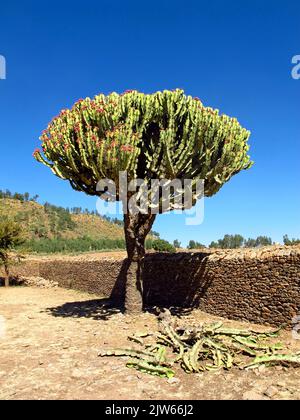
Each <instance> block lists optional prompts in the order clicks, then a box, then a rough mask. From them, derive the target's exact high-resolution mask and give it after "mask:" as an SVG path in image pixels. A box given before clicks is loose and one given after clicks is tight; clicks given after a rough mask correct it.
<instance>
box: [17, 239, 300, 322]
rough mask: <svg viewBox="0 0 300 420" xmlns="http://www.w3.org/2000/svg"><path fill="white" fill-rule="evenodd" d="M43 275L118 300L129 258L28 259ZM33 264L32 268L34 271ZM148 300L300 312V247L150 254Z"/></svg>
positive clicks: (235, 315)
mask: <svg viewBox="0 0 300 420" xmlns="http://www.w3.org/2000/svg"><path fill="white" fill-rule="evenodd" d="M26 264H27V265H24V266H23V267H22V268H21V266H20V267H16V269H15V271H16V272H17V271H18V270H21V271H22V273H21V274H24V273H25V272H26V270H27V275H39V276H40V277H44V278H46V279H47V280H53V281H57V282H58V283H59V284H60V285H61V286H63V287H67V288H74V289H78V290H83V291H87V292H91V293H96V294H98V295H101V296H104V297H112V298H113V299H114V300H115V301H116V302H117V301H118V302H120V301H122V299H123V291H124V279H125V273H126V260H124V259H122V258H117V259H114V258H102V259H101V257H100V258H99V256H98V257H97V258H94V257H93V256H88V257H80V258H79V257H68V258H59V259H49V258H45V259H40V260H35V261H27V262H26ZM30 270H32V271H30ZM144 301H145V303H146V304H148V305H158V306H183V307H191V306H194V307H197V308H200V309H201V310H203V311H206V312H209V313H211V314H214V315H217V316H224V317H227V318H231V319H237V320H245V321H250V322H256V323H266V324H270V325H280V324H282V323H287V324H290V323H291V321H292V318H293V317H294V316H295V315H297V314H299V315H300V247H283V246H278V247H266V248H261V249H259V250H235V251H232V250H230V251H206V252H197V253H189V252H185V253H177V254H171V255H170V254H159V253H157V254H156V253H155V254H149V255H147V256H146V258H145V270H144Z"/></svg>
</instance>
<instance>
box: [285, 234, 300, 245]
mask: <svg viewBox="0 0 300 420" xmlns="http://www.w3.org/2000/svg"><path fill="white" fill-rule="evenodd" d="M283 243H284V245H298V244H300V239H295V238H293V239H289V237H288V235H284V237H283Z"/></svg>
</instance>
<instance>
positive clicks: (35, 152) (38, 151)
mask: <svg viewBox="0 0 300 420" xmlns="http://www.w3.org/2000/svg"><path fill="white" fill-rule="evenodd" d="M38 153H41V151H40V149H38V148H37V149H35V150H34V152H33V154H32V156H35V155H36V154H38Z"/></svg>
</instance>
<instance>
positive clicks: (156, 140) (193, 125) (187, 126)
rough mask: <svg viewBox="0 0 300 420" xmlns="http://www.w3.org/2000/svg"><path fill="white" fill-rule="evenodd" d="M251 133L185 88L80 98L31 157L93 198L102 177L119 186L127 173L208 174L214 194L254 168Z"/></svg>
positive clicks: (146, 176) (52, 124)
mask: <svg viewBox="0 0 300 420" xmlns="http://www.w3.org/2000/svg"><path fill="white" fill-rule="evenodd" d="M249 135H250V133H249V131H247V130H246V129H244V128H243V127H241V126H240V124H239V123H238V121H237V120H236V119H235V118H230V117H228V116H226V115H221V114H220V113H219V111H218V110H217V109H212V108H209V107H205V106H204V105H203V104H202V102H201V101H200V100H199V99H198V98H193V97H191V96H186V95H185V94H184V92H183V91H182V90H179V89H177V90H175V91H168V90H165V91H163V92H156V93H154V94H143V93H140V92H138V91H135V90H134V91H126V92H125V93H123V94H117V93H111V94H110V95H107V96H105V95H102V94H100V95H98V96H96V97H95V98H94V99H90V98H86V99H82V100H79V101H78V102H77V103H75V105H74V106H73V108H72V109H70V110H69V109H67V110H63V111H61V113H60V115H59V116H57V117H55V118H54V119H53V120H52V121H51V122H50V124H49V125H48V127H47V129H46V130H45V131H44V132H43V134H42V136H41V141H42V151H41V150H39V149H37V150H36V151H35V152H34V157H35V158H36V159H37V160H38V161H40V162H42V163H44V164H45V165H47V166H49V167H50V168H51V170H52V171H53V172H54V174H55V175H57V176H59V177H60V178H62V179H67V180H69V181H70V183H71V185H72V187H73V188H75V189H76V190H79V191H84V192H86V193H87V194H91V195H98V193H97V191H96V185H97V182H98V181H99V180H100V179H103V178H108V179H112V180H114V181H115V182H116V183H117V181H118V177H119V172H120V171H127V173H128V177H129V179H135V178H141V179H149V180H150V179H153V178H155V179H175V178H178V179H182V180H183V179H193V180H197V179H204V180H205V195H206V196H211V195H213V194H215V193H216V192H217V191H218V190H219V189H220V188H221V186H222V185H223V184H224V183H225V182H227V181H228V180H229V179H230V178H231V177H232V176H233V175H234V174H236V173H238V172H239V171H241V170H242V169H247V168H249V167H250V166H251V164H252V162H251V161H250V158H249V156H248V154H247V152H248V149H249V146H248V144H247V141H248V138H249Z"/></svg>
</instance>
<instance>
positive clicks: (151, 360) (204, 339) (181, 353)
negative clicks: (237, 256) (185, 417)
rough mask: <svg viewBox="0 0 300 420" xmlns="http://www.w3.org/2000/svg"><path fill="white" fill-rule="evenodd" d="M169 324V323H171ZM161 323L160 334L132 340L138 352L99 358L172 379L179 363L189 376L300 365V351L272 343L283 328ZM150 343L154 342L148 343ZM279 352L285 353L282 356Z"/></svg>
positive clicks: (109, 352) (112, 352) (140, 335)
mask: <svg viewBox="0 0 300 420" xmlns="http://www.w3.org/2000/svg"><path fill="white" fill-rule="evenodd" d="M168 321H169V320H168ZM168 321H166V320H161V321H160V322H159V328H158V330H159V331H158V332H157V333H136V334H134V335H133V336H130V337H128V338H129V340H131V341H134V342H135V343H136V344H138V345H140V346H142V347H143V349H142V350H139V349H116V350H107V351H103V352H101V353H100V354H99V356H101V357H104V356H124V357H130V358H131V360H130V361H128V362H127V364H126V366H127V367H131V368H135V369H137V370H139V371H141V372H143V373H147V374H150V375H157V376H160V377H166V378H171V377H172V376H174V375H175V371H174V370H173V369H171V367H173V366H174V365H175V364H178V365H180V366H181V367H182V369H183V370H184V371H185V372H186V373H199V372H204V371H209V372H213V371H217V370H220V369H226V370H229V369H231V368H234V367H235V368H240V369H255V368H258V367H260V366H266V367H269V366H274V365H276V364H277V365H278V364H282V365H284V366H289V365H291V366H300V352H299V353H295V354H289V353H285V352H284V349H283V344H282V343H279V342H276V343H274V342H272V340H274V339H275V338H278V336H279V335H280V331H281V329H282V328H279V329H277V330H275V331H271V332H270V331H267V332H255V331H253V330H239V329H235V328H228V327H226V326H224V325H223V323H222V322H217V323H211V324H204V325H202V326H201V327H199V328H193V329H192V330H189V329H188V328H182V327H181V328H177V329H176V328H174V327H173V326H172V323H171V322H168ZM147 339H148V340H151V342H148V343H147V342H146V341H147ZM279 351H282V352H280V353H279Z"/></svg>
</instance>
